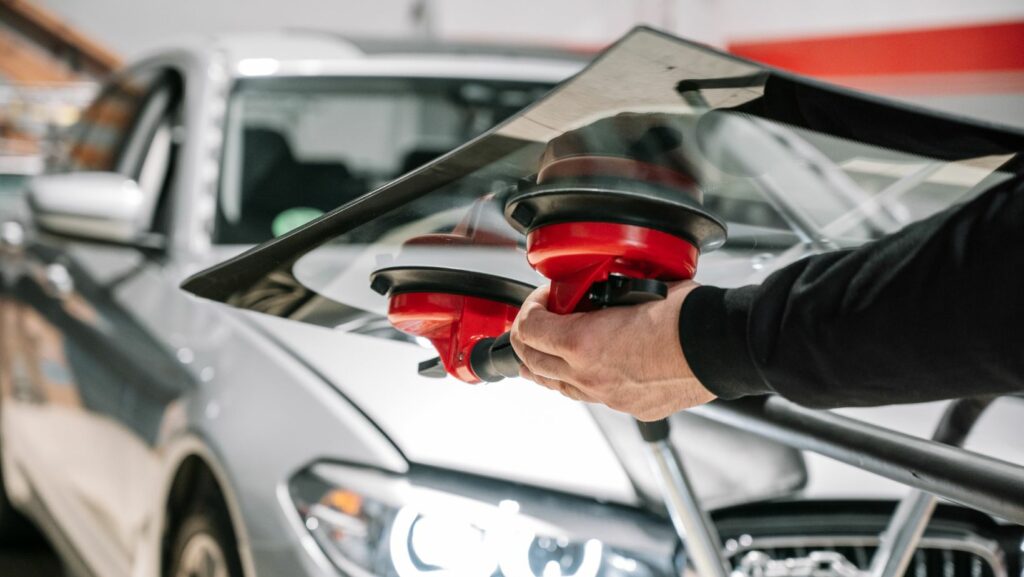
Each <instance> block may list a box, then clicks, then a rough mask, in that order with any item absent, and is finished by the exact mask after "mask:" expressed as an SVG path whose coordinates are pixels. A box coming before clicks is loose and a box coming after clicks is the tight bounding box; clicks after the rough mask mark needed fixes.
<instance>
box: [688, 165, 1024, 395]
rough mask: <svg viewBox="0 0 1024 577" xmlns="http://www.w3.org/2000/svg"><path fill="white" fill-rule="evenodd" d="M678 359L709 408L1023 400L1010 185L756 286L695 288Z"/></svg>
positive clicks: (1019, 282) (1020, 182)
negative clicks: (753, 401) (711, 399)
mask: <svg viewBox="0 0 1024 577" xmlns="http://www.w3.org/2000/svg"><path fill="white" fill-rule="evenodd" d="M679 331H680V340H681V342H682V345H683V352H684V355H685V356H686V359H687V362H688V363H689V364H690V366H691V369H692V370H693V371H694V373H695V374H696V376H697V378H698V379H700V381H701V382H702V383H704V384H705V386H707V387H708V388H709V389H710V390H711V392H713V393H715V394H716V395H718V396H719V397H721V398H725V399H732V398H737V397H741V396H745V395H753V394H765V393H771V392H776V393H779V394H781V395H782V396H784V397H786V398H788V399H790V400H792V401H794V402H797V403H800V404H803V405H807V406H812V407H839V406H868V405H882V404H891V403H911V402H921V401H929V400H937V399H947V398H957V397H964V396H973V395H984V394H1002V393H1010V392H1015V391H1024V178H1020V177H1018V178H1015V179H1012V180H1009V181H1006V182H1004V183H1002V184H1000V185H997V186H996V187H994V188H993V189H991V190H989V191H987V192H985V193H984V194H982V195H980V196H978V197H977V198H975V199H974V200H972V201H970V202H968V203H966V204H964V205H961V206H956V207H953V208H950V209H948V210H946V211H944V212H941V213H939V214H936V215H934V216H933V217H931V218H928V219H926V220H922V221H920V222H917V223H914V224H911V225H909V226H907V227H905V228H904V229H903V230H901V231H899V232H897V233H895V234H893V235H890V236H888V237H885V238H882V239H880V240H878V241H875V242H872V243H869V244H866V245H864V246H861V247H859V248H857V249H854V250H845V251H838V252H833V253H828V254H822V255H817V256H813V257H809V258H806V259H803V260H801V261H798V262H795V263H793V264H791V265H789V266H787V267H785V268H783V269H781V270H779V271H777V272H775V273H774V274H772V275H771V276H770V277H768V279H766V280H765V282H764V283H762V284H761V285H756V286H746V287H742V288H737V289H729V290H725V289H720V288H716V287H710V286H705V287H700V288H698V289H696V290H694V291H693V292H692V293H690V295H689V297H687V299H686V300H685V302H684V303H683V308H682V310H681V311H680V315H679Z"/></svg>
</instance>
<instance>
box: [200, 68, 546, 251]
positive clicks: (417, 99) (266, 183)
mask: <svg viewBox="0 0 1024 577" xmlns="http://www.w3.org/2000/svg"><path fill="white" fill-rule="evenodd" d="M549 89H550V85H547V84H543V83H522V82H516V83H511V82H493V81H479V80H450V79H432V78H419V79H416V78H375V79H371V78H362V79H361V78H277V79H266V78H264V79H249V80H245V81H243V82H241V83H240V84H239V86H238V88H237V90H236V91H235V93H234V96H233V98H232V104H231V107H230V115H229V123H228V129H227V143H226V152H225V163H224V171H223V174H222V181H221V195H220V203H219V205H220V206H219V218H218V227H217V233H216V239H217V242H221V243H257V242H262V241H265V240H267V239H269V238H272V237H273V236H278V235H280V234H283V233H284V232H287V231H289V230H291V229H292V228H295V226H298V225H301V224H304V223H305V222H306V221H308V220H311V219H312V218H315V217H317V216H319V215H321V214H323V213H324V212H326V211H328V210H331V209H333V208H336V207H337V206H338V205H340V204H343V203H345V202H348V201H350V200H352V199H354V198H356V197H359V196H361V195H363V194H365V193H366V192H367V191H369V190H372V189H374V188H377V187H379V186H380V185H382V184H384V183H385V182H387V181H389V180H391V179H393V178H395V177H396V176H398V175H400V174H403V173H406V172H408V171H410V170H413V169H415V168H418V167H419V166H420V165H422V164H424V163H426V162H429V161H431V160H434V159H435V158H437V157H439V156H441V155H442V154H444V153H446V152H448V151H449V150H451V149H453V148H455V147H456V146H458V145H459V144H462V143H463V142H465V141H467V140H469V139H470V138H472V137H474V136H477V135H478V134H480V133H481V132H483V131H485V130H487V129H488V128H490V127H492V126H493V125H495V124H497V123H498V122H500V121H502V120H504V119H505V118H507V117H508V116H510V115H511V114H513V113H515V112H516V111H517V110H519V109H520V108H522V107H523V106H525V105H526V104H529V103H530V102H532V101H533V100H535V99H536V98H538V97H539V96H541V95H543V94H544V93H545V92H547V91H548V90H549Z"/></svg>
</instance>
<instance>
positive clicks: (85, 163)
mask: <svg viewBox="0 0 1024 577" xmlns="http://www.w3.org/2000/svg"><path fill="white" fill-rule="evenodd" d="M155 80H156V72H155V71H148V72H143V73H138V74H132V75H130V76H126V77H124V78H120V79H118V80H115V81H114V82H113V83H112V84H111V85H109V86H108V87H107V88H106V90H104V91H103V93H102V94H100V96H99V98H97V99H96V101H95V102H93V103H92V104H91V105H89V107H88V108H86V109H85V111H84V112H83V113H82V117H81V119H80V120H79V122H78V124H77V125H75V127H74V128H73V129H72V134H74V135H75V137H74V141H73V143H72V145H71V149H70V151H69V154H68V161H67V169H68V170H71V171H113V170H116V169H117V168H118V166H117V162H118V158H119V156H120V154H121V150H122V148H123V147H124V145H125V142H126V140H127V138H128V134H129V132H130V131H131V128H132V125H133V123H134V122H135V118H136V116H137V115H138V113H139V109H140V108H141V107H142V104H143V102H144V101H145V99H146V95H147V92H148V91H149V89H150V88H151V87H152V85H153V82H154V81H155Z"/></svg>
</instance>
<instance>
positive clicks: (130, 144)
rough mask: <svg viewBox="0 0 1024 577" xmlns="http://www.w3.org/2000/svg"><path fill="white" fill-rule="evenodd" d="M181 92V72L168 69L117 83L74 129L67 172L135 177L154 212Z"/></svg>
mask: <svg viewBox="0 0 1024 577" xmlns="http://www.w3.org/2000/svg"><path fill="white" fill-rule="evenodd" d="M181 94H182V79H181V75H180V74H178V73H177V72H176V71H173V70H170V69H167V68H149V69H145V70H140V71H135V72H130V73H127V74H125V75H123V76H122V77H120V78H118V79H117V80H115V81H113V82H112V83H111V84H110V85H108V86H107V87H106V88H105V89H104V90H103V92H102V93H101V94H100V96H99V97H98V98H97V99H96V101H94V102H93V104H91V105H90V106H89V107H88V108H87V109H86V110H85V111H84V112H83V114H82V118H81V120H80V121H79V123H78V124H77V125H76V126H75V127H74V129H73V131H72V134H73V136H72V138H71V144H70V149H69V152H68V155H67V161H66V162H65V163H64V166H63V168H64V170H66V171H72V172H78V171H82V172H86V171H88V172H94V171H102V172H118V173H120V174H123V175H124V176H127V177H129V178H132V179H134V180H136V182H137V183H138V184H139V187H140V189H141V190H142V191H143V192H144V193H145V199H146V203H147V211H148V212H149V213H151V214H153V213H155V212H156V211H157V206H158V204H160V199H161V198H162V196H163V195H164V193H165V190H166V188H167V183H168V180H169V178H170V173H171V167H172V161H173V158H174V153H175V149H176V143H175V142H174V137H173V135H174V127H175V126H176V125H177V122H178V118H179V117H180V113H181V111H180V106H181V98H180V97H181ZM158 218H159V215H155V216H154V220H155V219H158Z"/></svg>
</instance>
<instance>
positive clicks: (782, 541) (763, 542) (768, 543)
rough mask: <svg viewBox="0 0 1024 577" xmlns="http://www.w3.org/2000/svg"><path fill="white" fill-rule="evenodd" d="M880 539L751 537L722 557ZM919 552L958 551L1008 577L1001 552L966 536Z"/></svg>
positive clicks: (928, 544) (732, 543) (928, 542)
mask: <svg viewBox="0 0 1024 577" xmlns="http://www.w3.org/2000/svg"><path fill="white" fill-rule="evenodd" d="M880 542H881V539H880V538H879V537H878V536H871V535H796V536H786V537H750V536H749V535H744V536H742V537H740V538H739V540H736V539H729V540H728V541H726V543H725V556H726V558H728V559H734V558H736V557H738V556H740V555H742V554H744V553H747V552H749V551H756V550H761V551H763V550H765V549H769V550H770V549H782V548H790V549H808V550H810V549H823V548H830V547H831V548H837V547H878V546H879V544H880ZM918 549H933V550H940V551H958V552H962V553H970V554H972V555H976V556H977V557H980V558H981V559H983V560H984V561H985V562H986V563H988V565H989V567H990V568H991V569H992V573H993V575H994V576H995V577H1009V575H1008V573H1007V568H1006V563H1005V561H1004V559H1003V551H1002V549H1000V547H999V544H998V543H996V542H995V541H992V540H990V539H984V538H982V537H979V536H977V535H973V534H968V535H964V536H963V537H956V538H953V537H923V538H921V543H920V545H919V547H918Z"/></svg>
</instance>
